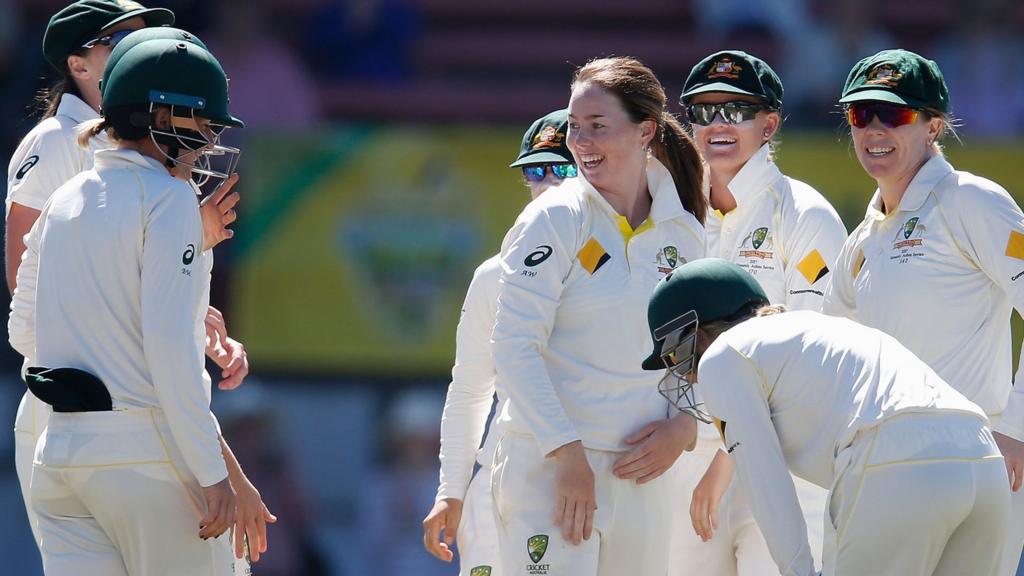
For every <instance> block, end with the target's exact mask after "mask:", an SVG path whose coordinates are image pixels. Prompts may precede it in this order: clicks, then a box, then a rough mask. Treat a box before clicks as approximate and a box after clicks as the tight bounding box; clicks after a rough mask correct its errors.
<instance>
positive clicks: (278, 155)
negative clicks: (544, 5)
mask: <svg viewBox="0 0 1024 576" xmlns="http://www.w3.org/2000/svg"><path fill="white" fill-rule="evenodd" d="M521 134H522V132H521V131H520V130H519V129H516V128H486V127H485V128H482V127H457V128H443V127H409V126H404V127H390V126H389V127H349V128H341V129H337V130H334V131H331V132H329V133H325V134H319V135H303V136H298V137H289V136H282V135H272V136H270V135H266V136H263V137H262V138H260V139H257V140H255V141H253V142H251V143H250V144H249V145H248V146H247V148H246V158H245V168H246V172H245V173H244V175H243V178H244V179H243V181H242V182H241V183H240V188H241V189H242V190H243V194H244V200H243V208H242V212H241V217H240V220H239V222H238V225H237V227H236V228H237V234H236V237H235V239H234V240H232V245H231V247H230V250H231V251H232V252H231V254H232V261H231V266H230V269H231V271H232V276H231V280H230V286H231V292H230V295H231V301H230V304H229V305H230V310H231V312H232V315H231V321H232V329H233V330H234V331H237V333H238V334H239V335H240V337H241V338H243V339H244V342H245V344H246V348H247V350H248V352H249V355H250V357H251V358H252V361H253V363H254V365H255V366H259V367H263V368H265V369H269V370H273V371H286V372H293V373H319V374H330V373H342V374H367V375H381V376H417V375H429V376H438V375H442V374H444V373H445V372H447V371H448V370H449V369H450V366H451V363H452V360H453V357H454V340H455V338H454V336H455V326H456V323H457V322H458V318H459V310H460V307H461V304H462V299H463V296H464V295H465V290H466V287H467V285H468V284H469V280H470V278H471V277H472V273H473V270H474V268H475V267H476V266H477V265H478V264H479V263H480V262H481V261H482V260H484V259H485V258H487V257H489V256H491V255H492V254H494V253H496V252H497V251H498V249H499V247H500V243H501V239H502V237H503V235H504V234H505V232H506V231H507V230H508V228H509V226H511V224H512V223H513V222H514V220H515V217H516V216H517V215H518V213H519V212H520V210H521V209H522V207H523V206H524V205H525V204H526V202H527V201H528V199H529V196H528V192H527V190H526V188H525V186H523V184H522V183H521V176H520V174H519V173H518V171H516V170H514V169H510V168H508V167H507V166H508V164H509V163H510V162H511V161H512V159H513V158H514V157H515V155H516V153H517V150H518V145H519V139H520V137H521ZM949 155H950V157H951V159H952V161H953V163H954V165H956V166H957V167H958V168H961V169H965V170H970V171H973V172H975V173H977V174H980V175H984V176H986V177H989V178H991V179H993V180H996V181H997V182H1000V183H1001V184H1002V185H1003V186H1005V187H1006V188H1008V189H1009V190H1010V191H1011V192H1014V193H1017V194H1019V193H1021V192H1024V177H1022V176H1021V174H1020V171H1019V169H1018V168H1017V166H1016V164H1019V162H1020V161H1021V158H1024V150H1022V148H1021V147H1020V146H1007V145H1006V144H1005V143H992V144H985V143H968V145H967V146H964V147H961V146H959V145H956V144H954V145H952V146H950V151H949ZM779 164H780V166H781V167H782V168H783V170H784V171H785V172H786V173H787V174H789V175H790V176H793V177H795V178H798V179H801V180H804V181H806V182H808V183H809V184H811V185H812V186H814V187H816V188H817V189H818V190H819V191H821V192H822V193H823V194H824V195H825V196H826V197H827V198H829V200H831V201H832V202H833V204H834V205H835V206H836V209H837V210H838V211H839V212H840V214H841V216H842V217H843V220H844V221H845V223H846V225H847V227H848V228H853V227H854V226H856V225H857V223H858V222H859V221H860V219H861V217H862V215H863V213H864V207H865V204H866V203H867V201H868V199H869V198H870V195H871V193H872V192H873V190H874V184H873V182H872V181H871V180H870V179H869V178H868V177H867V176H866V175H865V174H864V172H863V171H862V170H861V168H860V166H859V165H858V163H857V160H856V156H855V154H854V151H853V149H852V148H851V145H850V143H849V139H848V137H845V136H839V135H835V134H833V135H787V136H786V137H785V139H784V142H783V145H782V147H781V148H780V150H779ZM1019 198H1020V196H1018V199H1019ZM215 273H216V272H215Z"/></svg>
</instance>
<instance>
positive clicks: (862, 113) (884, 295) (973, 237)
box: [825, 50, 1024, 575]
mask: <svg viewBox="0 0 1024 576" xmlns="http://www.w3.org/2000/svg"><path fill="white" fill-rule="evenodd" d="M840 103H841V104H845V105H846V106H847V110H846V112H847V120H848V122H849V124H850V133H851V136H852V139H853V145H854V148H855V150H856V153H857V159H858V160H859V161H860V164H861V166H862V167H863V168H864V171H865V172H867V173H868V174H869V175H870V176H871V177H872V178H874V179H875V181H876V182H877V183H878V189H877V190H876V191H875V194H874V196H873V197H872V199H871V202H870V203H869V205H868V209H867V214H866V216H865V218H864V221H863V222H861V224H860V225H859V226H858V227H857V228H856V229H855V230H854V231H853V233H852V234H851V235H850V237H849V239H848V240H847V242H846V244H845V245H844V246H843V250H842V252H841V254H840V257H839V260H838V262H837V264H836V270H835V272H834V273H833V274H832V276H831V281H830V283H829V286H828V288H827V290H826V293H825V312H827V313H830V314H839V315H846V316H850V317H852V318H854V319H857V320H859V321H860V322H862V323H864V324H866V325H868V326H872V327H875V328H879V329H881V330H883V331H885V332H888V333H889V334H891V335H893V336H895V337H896V338H897V339H898V340H899V341H900V342H901V343H902V344H903V345H904V346H906V347H907V348H909V349H910V350H911V351H912V352H914V353H915V354H916V355H917V356H918V357H919V358H921V359H922V360H924V361H925V362H926V363H928V364H929V365H930V366H931V367H932V368H933V369H934V370H935V371H936V372H937V373H938V374H939V376H941V377H942V378H943V379H944V380H946V381H947V382H949V383H950V384H951V385H952V386H953V387H954V388H956V389H957V390H958V391H960V392H961V393H962V394H963V395H964V396H966V397H967V398H968V399H969V400H971V401H973V402H974V403H976V404H977V405H979V406H980V407H981V408H982V409H983V410H984V411H985V412H986V413H987V414H988V417H989V419H990V421H991V425H992V429H993V430H994V431H995V432H996V433H995V438H996V442H997V443H998V445H999V448H1000V449H1001V451H1002V453H1003V457H1004V458H1005V460H1006V466H1007V470H1008V472H1009V475H1010V480H1011V482H1012V485H1013V487H1014V489H1015V490H1016V489H1018V488H1019V487H1020V484H1021V476H1022V462H1024V442H1021V441H1022V440H1024V388H1022V387H1018V388H1017V389H1016V390H1015V389H1014V388H1013V385H1012V379H1011V374H1010V372H1011V365H1012V359H1011V356H1010V354H1011V350H1010V341H1009V338H1010V315H1011V312H1012V310H1013V309H1014V308H1016V309H1017V311H1018V312H1020V311H1021V310H1024V280H1022V279H1021V278H1022V277H1021V275H1020V271H1021V269H1024V214H1022V213H1021V210H1020V208H1019V207H1018V206H1017V204H1016V203H1015V202H1014V201H1013V199H1012V198H1011V197H1010V195H1009V194H1008V193H1007V192H1006V190H1004V189H1003V188H1002V187H1001V186H999V185H998V184H996V183H995V182H992V181H991V180H987V179H985V178H981V177H979V176H975V175H973V174H970V173H967V172H962V171H958V170H954V168H953V166H951V165H950V164H949V162H947V161H946V159H945V158H944V157H943V155H942V150H941V148H939V146H938V143H939V141H941V139H942V137H943V136H944V135H945V134H947V133H948V132H949V131H950V120H949V110H950V98H949V93H948V91H947V89H946V83H945V81H944V80H943V77H942V72H941V71H940V70H939V67H938V65H936V64H935V62H933V61H931V60H927V59H925V58H923V57H922V56H920V55H918V54H915V53H913V52H908V51H906V50H885V51H882V52H879V53H878V54H875V55H874V56H870V57H868V58H864V59H863V60H861V61H860V62H858V63H857V64H856V65H855V66H854V67H853V69H852V70H851V71H850V75H849V77H848V79H847V81H846V86H845V87H844V89H843V96H842V98H841V99H840ZM939 311H941V312H939ZM1012 504H1013V513H1012V515H1011V518H1012V521H1011V522H1012V523H1011V527H1010V535H1009V539H1008V540H1007V545H1006V547H1005V549H1004V555H1003V559H1002V562H1003V563H1002V566H1001V568H1000V570H999V572H998V573H999V574H1004V575H1005V574H1013V573H1014V571H1015V567H1016V565H1017V561H1018V559H1019V558H1020V553H1021V546H1022V543H1024V493H1022V492H1015V493H1014V495H1013V498H1012Z"/></svg>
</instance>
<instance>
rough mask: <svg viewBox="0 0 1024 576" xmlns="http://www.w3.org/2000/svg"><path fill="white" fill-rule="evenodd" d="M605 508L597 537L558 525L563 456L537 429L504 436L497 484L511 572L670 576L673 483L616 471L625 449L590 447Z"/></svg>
mask: <svg viewBox="0 0 1024 576" xmlns="http://www.w3.org/2000/svg"><path fill="white" fill-rule="evenodd" d="M586 455H587V461H588V462H589V463H590V468H591V470H593V472H594V484H595V491H596V496H597V511H596V512H595V513H594V530H593V534H592V535H591V537H590V540H584V541H582V542H581V543H580V544H579V545H578V546H576V545H573V544H572V543H570V542H567V541H566V540H565V539H564V538H563V537H562V532H561V529H560V528H559V527H557V526H555V523H554V509H555V460H554V459H553V458H545V457H544V455H543V454H541V451H540V447H539V446H538V445H537V442H536V440H535V439H534V438H533V437H532V436H522V435H515V434H510V433H505V435H504V436H503V437H502V438H501V440H500V441H499V442H498V447H497V452H496V453H495V460H494V462H495V465H494V470H493V472H492V474H491V490H492V494H493V497H494V504H495V509H496V511H497V515H498V518H497V522H498V543H499V546H500V553H501V560H502V567H503V568H504V576H527V575H529V576H624V575H629V574H636V575H644V576H648V575H650V576H662V575H664V574H665V573H666V571H667V570H668V547H669V544H670V540H671V514H672V509H671V507H670V506H668V502H669V499H670V498H671V497H672V496H673V494H672V493H671V490H672V483H671V479H670V478H669V476H668V473H666V474H662V475H661V476H660V477H658V478H656V479H654V480H653V481H651V482H648V483H646V484H640V485H638V484H637V483H636V481H634V480H622V479H619V478H617V477H616V476H615V475H614V474H612V466H613V465H614V463H615V460H616V459H618V458H619V457H620V456H621V455H622V453H621V452H605V451H601V450H590V449H587V450H586Z"/></svg>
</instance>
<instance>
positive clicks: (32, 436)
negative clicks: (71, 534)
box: [14, 390, 50, 546]
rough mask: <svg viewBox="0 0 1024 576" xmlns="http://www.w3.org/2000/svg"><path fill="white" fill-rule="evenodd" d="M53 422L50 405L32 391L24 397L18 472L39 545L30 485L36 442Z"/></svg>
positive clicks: (18, 424) (17, 436)
mask: <svg viewBox="0 0 1024 576" xmlns="http://www.w3.org/2000/svg"><path fill="white" fill-rule="evenodd" d="M49 419H50V406H49V405H48V404H46V403H45V402H43V401H42V400H40V399H38V398H36V397H35V396H34V395H33V394H32V393H31V392H29V391H28V390H26V391H25V395H24V396H22V397H21V403H20V404H19V405H18V415H17V417H16V418H15V420H14V469H15V471H16V472H17V473H18V483H19V484H20V485H21V498H22V500H24V502H25V512H26V514H28V523H29V526H31V527H32V536H33V540H35V543H36V546H39V529H38V528H37V527H36V524H37V522H36V513H35V512H33V511H32V505H31V504H30V502H29V485H30V482H31V481H32V459H33V458H34V457H35V453H36V442H37V441H38V440H39V435H40V434H42V433H43V429H45V428H46V422H47V421H48V420H49Z"/></svg>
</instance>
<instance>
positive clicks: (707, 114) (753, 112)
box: [686, 102, 771, 126]
mask: <svg viewBox="0 0 1024 576" xmlns="http://www.w3.org/2000/svg"><path fill="white" fill-rule="evenodd" d="M762 110H771V108H769V107H768V106H764V105H762V104H753V103H751V102H722V103H721V104H690V105H689V106H687V107H686V117H687V118H688V119H689V120H690V122H691V123H693V124H697V125H700V126H710V125H711V124H712V123H713V122H714V121H715V116H720V117H721V118H722V122H725V123H726V124H739V123H740V122H747V121H749V120H753V119H754V118H755V117H756V116H757V113H758V112H760V111H762Z"/></svg>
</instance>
